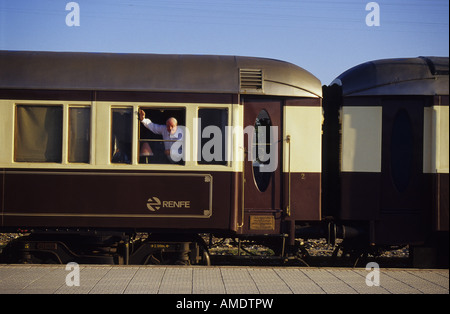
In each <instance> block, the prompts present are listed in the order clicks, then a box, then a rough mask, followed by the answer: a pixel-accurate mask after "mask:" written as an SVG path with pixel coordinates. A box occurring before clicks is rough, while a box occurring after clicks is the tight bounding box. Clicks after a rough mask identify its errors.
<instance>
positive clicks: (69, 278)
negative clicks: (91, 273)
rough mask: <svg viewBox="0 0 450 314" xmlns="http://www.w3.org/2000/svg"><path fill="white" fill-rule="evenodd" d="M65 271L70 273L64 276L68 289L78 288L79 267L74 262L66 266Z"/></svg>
mask: <svg viewBox="0 0 450 314" xmlns="http://www.w3.org/2000/svg"><path fill="white" fill-rule="evenodd" d="M66 270H67V271H70V272H69V273H68V274H67V275H66V285H67V286H68V287H73V286H75V287H79V286H80V266H79V265H78V264H77V263H75V262H70V263H68V264H67V265H66Z"/></svg>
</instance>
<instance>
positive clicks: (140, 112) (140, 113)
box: [139, 109, 145, 121]
mask: <svg viewBox="0 0 450 314" xmlns="http://www.w3.org/2000/svg"><path fill="white" fill-rule="evenodd" d="M144 119H145V112H144V110H142V109H139V120H140V121H142V120H144Z"/></svg>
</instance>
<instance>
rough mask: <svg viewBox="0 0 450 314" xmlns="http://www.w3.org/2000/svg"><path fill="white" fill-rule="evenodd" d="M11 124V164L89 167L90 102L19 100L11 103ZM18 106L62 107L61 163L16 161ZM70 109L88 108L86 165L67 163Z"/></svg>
mask: <svg viewBox="0 0 450 314" xmlns="http://www.w3.org/2000/svg"><path fill="white" fill-rule="evenodd" d="M12 105H13V108H14V109H13V115H14V117H13V124H12V132H13V135H12V151H11V153H12V156H11V158H12V163H14V164H17V165H23V166H27V164H40V165H42V166H43V167H47V166H48V167H53V165H64V166H69V167H70V166H75V167H76V166H80V165H90V164H92V163H93V156H94V154H93V152H94V141H93V140H94V136H93V130H94V128H93V123H94V117H93V114H94V105H93V102H90V101H75V102H67V101H55V100H48V101H47V100H42V101H30V100H20V101H14V102H13V104H12ZM20 106H28V107H58V106H59V107H62V128H61V129H62V130H61V161H20V160H17V158H16V154H17V127H18V123H19V122H18V119H19V117H18V113H17V110H18V109H17V108H18V107H20ZM71 108H89V109H90V118H89V128H90V134H89V136H90V143H89V148H88V149H89V161H88V162H87V163H81V162H70V161H69V146H70V144H69V141H70V139H69V128H70V126H69V123H70V121H69V119H70V118H69V111H70V109H71Z"/></svg>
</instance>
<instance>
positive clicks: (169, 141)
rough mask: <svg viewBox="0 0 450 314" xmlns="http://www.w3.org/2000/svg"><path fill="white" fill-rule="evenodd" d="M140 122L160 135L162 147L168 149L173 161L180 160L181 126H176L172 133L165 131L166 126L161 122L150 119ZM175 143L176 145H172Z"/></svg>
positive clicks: (182, 134) (181, 154)
mask: <svg viewBox="0 0 450 314" xmlns="http://www.w3.org/2000/svg"><path fill="white" fill-rule="evenodd" d="M141 122H142V124H143V125H144V126H145V127H146V128H147V129H149V130H150V131H152V132H153V133H155V134H159V135H162V138H163V140H164V141H165V142H164V149H165V150H170V157H171V159H172V160H173V161H180V160H181V158H183V152H182V149H181V148H182V145H183V141H184V132H183V129H184V128H183V127H180V126H177V130H176V131H175V133H174V134H170V132H169V131H167V126H166V125H163V124H156V123H153V122H152V121H151V120H150V119H148V118H146V119H143V120H142V121H141ZM175 143H177V145H173V144H175Z"/></svg>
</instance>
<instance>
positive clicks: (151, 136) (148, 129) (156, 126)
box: [139, 108, 186, 165]
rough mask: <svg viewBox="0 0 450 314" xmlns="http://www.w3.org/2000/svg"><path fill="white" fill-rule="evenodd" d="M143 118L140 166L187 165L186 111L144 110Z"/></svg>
mask: <svg viewBox="0 0 450 314" xmlns="http://www.w3.org/2000/svg"><path fill="white" fill-rule="evenodd" d="M139 115H140V118H143V120H142V121H141V124H140V128H139V163H141V164H147V163H152V164H180V165H184V151H183V146H184V133H185V125H186V110H185V109H184V108H140V109H139ZM167 125H169V128H170V127H171V128H172V129H171V131H169V130H168V126H167ZM175 126H176V127H175Z"/></svg>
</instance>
